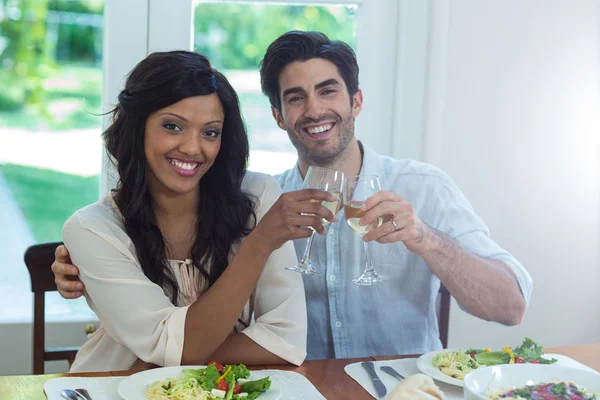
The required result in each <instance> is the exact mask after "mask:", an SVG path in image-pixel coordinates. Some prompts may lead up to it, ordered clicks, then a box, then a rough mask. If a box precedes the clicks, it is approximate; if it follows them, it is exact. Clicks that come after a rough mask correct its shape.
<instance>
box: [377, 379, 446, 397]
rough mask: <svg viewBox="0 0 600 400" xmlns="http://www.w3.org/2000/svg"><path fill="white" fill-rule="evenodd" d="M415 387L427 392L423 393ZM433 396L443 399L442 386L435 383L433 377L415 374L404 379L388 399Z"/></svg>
mask: <svg viewBox="0 0 600 400" xmlns="http://www.w3.org/2000/svg"><path fill="white" fill-rule="evenodd" d="M414 389H417V390H420V391H421V392H424V393H426V394H425V395H423V394H422V393H419V392H418V391H415V390H414ZM430 396H432V397H430ZM432 398H434V399H439V400H442V399H443V398H444V395H443V394H442V391H441V390H440V388H438V387H437V386H436V384H435V383H433V379H431V378H430V377H428V376H427V375H423V374H415V375H411V376H409V377H407V378H406V379H402V380H401V381H400V382H399V383H398V385H396V387H395V388H394V389H393V390H392V391H391V392H390V394H389V396H388V400H431V399H432Z"/></svg>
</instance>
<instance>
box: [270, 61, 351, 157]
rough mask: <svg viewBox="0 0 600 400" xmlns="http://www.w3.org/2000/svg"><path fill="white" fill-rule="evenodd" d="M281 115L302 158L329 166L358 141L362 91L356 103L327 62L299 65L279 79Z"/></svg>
mask: <svg viewBox="0 0 600 400" xmlns="http://www.w3.org/2000/svg"><path fill="white" fill-rule="evenodd" d="M279 96H280V99H281V113H279V112H278V111H277V109H275V108H272V112H273V117H275V119H276V121H277V125H279V127H280V128H281V129H283V130H285V131H287V133H288V136H289V137H290V140H291V141H292V144H293V145H294V147H296V150H298V156H299V157H300V158H305V159H306V160H307V161H311V162H312V163H314V164H316V165H327V164H329V163H330V162H331V161H333V160H334V159H335V158H336V157H337V156H338V155H339V154H340V153H341V152H342V151H343V150H344V149H345V148H346V146H348V144H349V143H350V141H351V140H352V138H353V137H354V119H355V118H356V117H357V116H358V114H359V113H360V110H361V107H362V93H361V91H360V90H359V91H358V92H357V93H356V94H355V95H354V96H353V97H352V101H351V99H350V95H349V94H348V89H347V88H346V85H345V83H344V80H343V79H342V77H341V75H340V73H339V72H338V69H337V67H336V66H335V64H333V63H332V62H330V61H327V60H325V59H323V58H312V59H310V60H308V61H304V62H300V61H295V62H293V63H291V64H288V65H287V66H286V67H285V68H284V69H283V71H282V72H281V74H280V75H279Z"/></svg>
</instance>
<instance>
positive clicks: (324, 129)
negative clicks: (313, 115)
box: [302, 122, 335, 136]
mask: <svg viewBox="0 0 600 400" xmlns="http://www.w3.org/2000/svg"><path fill="white" fill-rule="evenodd" d="M334 126H335V123H332V122H329V123H326V124H323V125H318V126H311V127H308V128H302V129H303V130H304V132H306V133H308V134H310V135H313V136H317V135H324V134H326V133H328V132H329V131H330V130H331V129H333V127H334Z"/></svg>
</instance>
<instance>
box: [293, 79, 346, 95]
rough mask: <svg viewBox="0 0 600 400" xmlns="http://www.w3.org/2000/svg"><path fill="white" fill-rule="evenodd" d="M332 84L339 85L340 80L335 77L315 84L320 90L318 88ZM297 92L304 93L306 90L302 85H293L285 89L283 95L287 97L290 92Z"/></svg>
mask: <svg viewBox="0 0 600 400" xmlns="http://www.w3.org/2000/svg"><path fill="white" fill-rule="evenodd" d="M331 85H334V86H339V85H340V82H338V80H337V79H334V78H331V79H327V80H325V81H323V82H320V83H317V84H316V85H315V89H317V90H318V89H322V88H324V87H326V86H331ZM295 93H304V90H303V89H302V88H301V87H300V86H296V87H293V88H289V89H285V90H284V91H283V93H282V95H281V97H285V96H287V95H289V94H295Z"/></svg>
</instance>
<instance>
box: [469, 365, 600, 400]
mask: <svg viewBox="0 0 600 400" xmlns="http://www.w3.org/2000/svg"><path fill="white" fill-rule="evenodd" d="M556 379H558V380H560V381H573V382H575V383H576V384H577V385H579V386H581V387H583V388H585V389H587V390H588V391H591V392H594V393H600V373H598V372H595V371H585V370H581V369H576V368H565V367H560V366H556V365H540V364H504V365H494V366H491V367H487V368H482V369H477V370H475V371H472V372H470V373H469V374H467V376H466V377H465V386H464V388H465V399H467V400H485V399H488V397H486V396H485V394H486V393H488V391H494V390H502V391H504V390H510V389H512V388H516V387H521V386H525V385H527V384H528V383H533V384H537V383H549V382H553V381H555V380H556Z"/></svg>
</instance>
